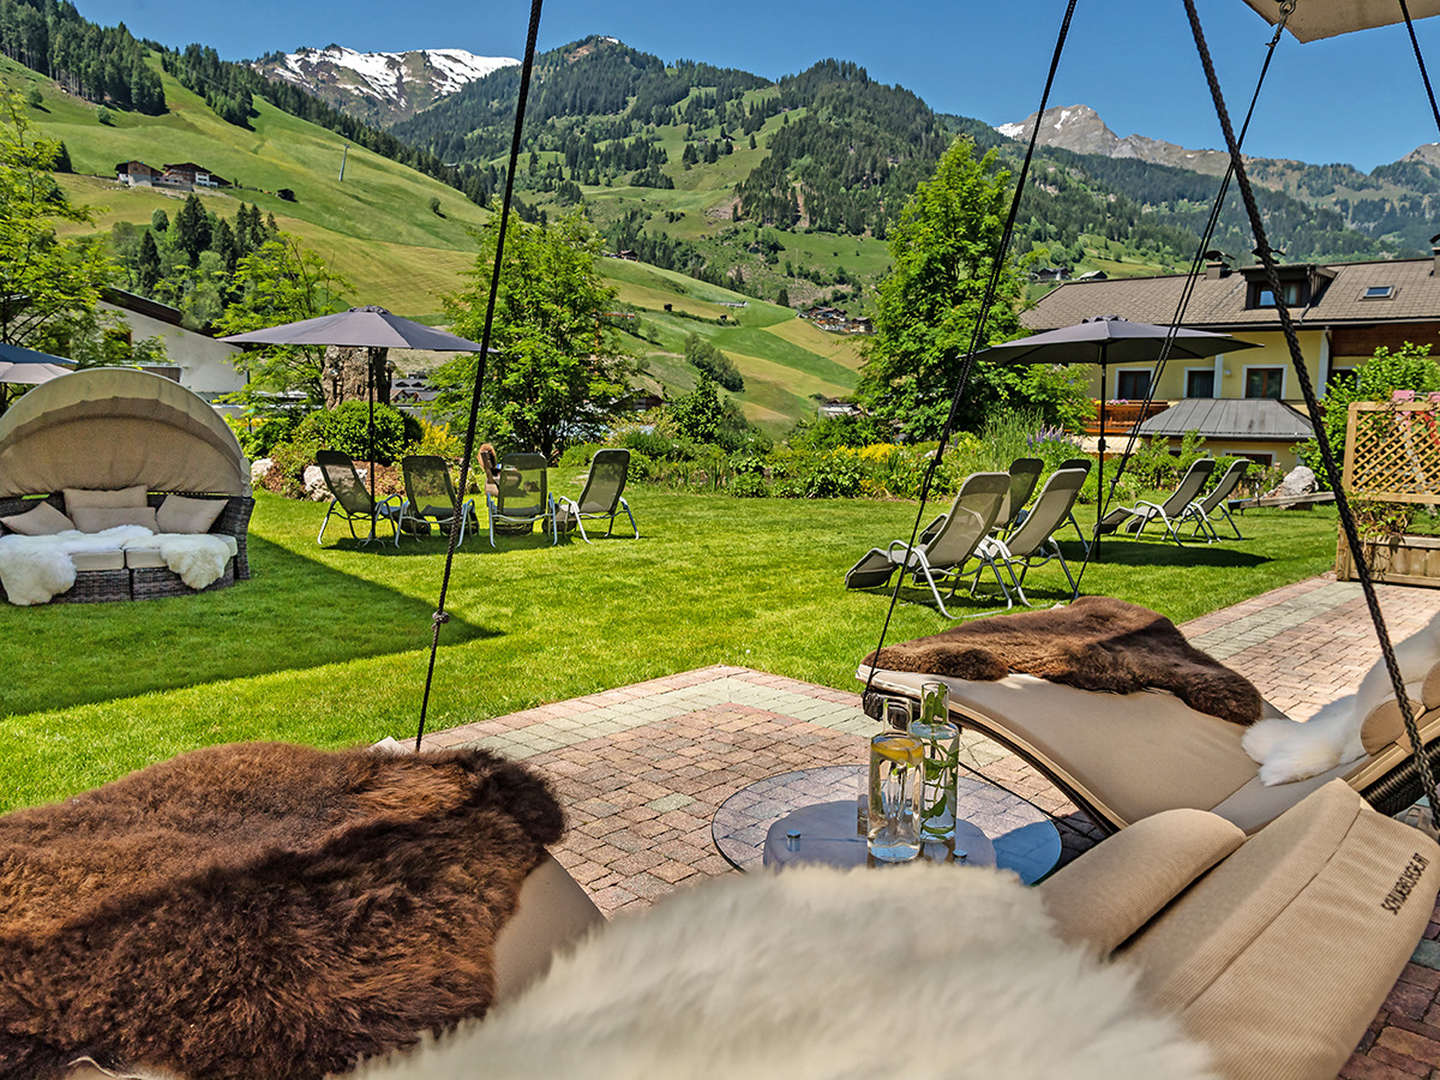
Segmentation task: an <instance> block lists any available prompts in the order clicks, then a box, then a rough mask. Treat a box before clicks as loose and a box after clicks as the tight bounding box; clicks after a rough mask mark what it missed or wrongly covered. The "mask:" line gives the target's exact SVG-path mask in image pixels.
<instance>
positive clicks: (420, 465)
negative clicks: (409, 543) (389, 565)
mask: <svg viewBox="0 0 1440 1080" xmlns="http://www.w3.org/2000/svg"><path fill="white" fill-rule="evenodd" d="M400 473H401V475H402V476H403V477H404V478H405V502H404V503H403V504H402V505H401V507H400V522H399V525H400V527H399V528H398V529H396V530H395V546H396V547H399V546H400V533H401V532H402V531H403V530H404V528H405V525H406V523H407V522H413V523H414V524H416V525H425V526H430V525H434V526H435V527H436V528H437V529H439V530H440V531H441V532H442V533H443V532H448V531H449V529H450V526H451V524H452V523H453V522H454V520H455V514H456V507H457V506H458V507H459V513H460V515H461V517H460V537H459V543H461V544H463V543H465V528H466V526H469V527H470V528H472V529H474V530H475V531H476V532H478V531H479V530H480V519H479V518H478V517H477V516H476V514H475V500H474V499H465V500H464V501H463V502H462V501H460V500H459V499H457V498H456V496H455V484H454V483H453V482H452V481H451V479H450V466H449V465H447V464H446V463H445V459H444V458H441V457H436V456H435V455H433V454H411V455H410V456H408V457H406V458H404V459H402V460H401V462H400ZM415 535H416V538H417V539H418V538H419V536H420V530H419V529H416V530H415Z"/></svg>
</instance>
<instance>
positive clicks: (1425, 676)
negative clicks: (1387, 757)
mask: <svg viewBox="0 0 1440 1080" xmlns="http://www.w3.org/2000/svg"><path fill="white" fill-rule="evenodd" d="M1395 659H1396V661H1397V662H1398V663H1399V665H1400V675H1401V677H1402V678H1403V679H1404V680H1405V686H1406V689H1407V691H1408V695H1409V697H1410V699H1411V701H1412V702H1414V703H1415V706H1416V707H1415V710H1414V711H1415V713H1416V714H1417V715H1418V714H1419V712H1420V711H1421V709H1422V708H1424V709H1433V708H1436V707H1437V706H1440V614H1437V615H1436V616H1435V617H1434V618H1432V619H1431V620H1430V622H1429V623H1427V624H1426V625H1425V627H1424V628H1423V629H1421V630H1419V631H1417V632H1416V633H1414V634H1411V635H1410V636H1409V637H1408V638H1406V639H1405V640H1404V641H1401V642H1399V643H1397V644H1396V646H1395ZM1355 719H1356V721H1357V722H1358V723H1359V724H1360V725H1361V726H1360V741H1361V743H1362V744H1363V745H1364V747H1365V752H1366V753H1368V754H1374V753H1377V752H1379V751H1380V750H1383V749H1384V748H1385V747H1387V746H1389V745H1390V744H1391V743H1392V742H1395V741H1396V740H1398V739H1401V738H1403V737H1404V735H1405V721H1404V719H1403V718H1402V717H1401V715H1400V704H1399V702H1397V701H1396V700H1395V690H1394V687H1392V686H1391V684H1390V673H1389V672H1388V671H1387V670H1386V669H1385V658H1384V657H1380V658H1379V659H1377V660H1376V661H1375V665H1374V667H1372V668H1371V669H1370V670H1369V671H1368V672H1366V674H1365V678H1364V679H1362V680H1361V682H1360V689H1359V690H1357V691H1356V693H1355Z"/></svg>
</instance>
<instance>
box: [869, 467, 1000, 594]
mask: <svg viewBox="0 0 1440 1080" xmlns="http://www.w3.org/2000/svg"><path fill="white" fill-rule="evenodd" d="M1009 490H1010V477H1009V476H1008V475H1007V474H1005V473H972V474H971V475H970V476H968V477H967V478H966V479H965V482H964V483H963V484H961V485H960V490H959V492H958V493H956V495H955V501H954V502H953V503H952V504H951V506H950V512H949V513H948V514H946V515H945V516H944V517H943V518H940V519H939V520H937V521H936V523H935V525H934V526H932V528H933V529H934V532H933V533H932V534H931V535H930V536H929V537H928V538H922V539H921V540H920V541H919V542H918V543H917V544H916V545H915V546H914V547H913V548H912V547H911V546H910V545H909V544H907V543H906V542H905V541H904V540H894V541H892V542H891V543H890V546H889V547H887V548H871V549H870V550H869V551H867V552H866V553H865V554H864V555H863V556H861V558H860V561H859V562H857V563H856V564H855V565H854V566H852V567H851V568H850V570H849V571H848V572H847V573H846V574H845V587H846V588H847V589H869V588H877V587H879V586H882V585H884V584H886V583H887V582H888V581H889V580H890V575H891V574H893V573H894V572H895V571H896V570H904V571H909V572H911V573H912V574H913V575H914V577H915V582H916V584H920V583H921V582H924V583H925V584H927V585H929V586H930V593H931V595H932V596H934V597H935V606H936V607H938V608H939V609H940V614H942V615H944V616H945V617H946V618H947V619H953V618H956V617H957V616H955V615H951V614H950V612H949V610H947V609H946V607H945V601H944V600H942V599H941V597H940V582H941V581H943V580H944V579H945V578H946V577H949V578H950V596H951V598H952V599H953V598H954V596H955V590H956V588H958V587H959V584H960V581H961V579H962V578H964V577H965V576H966V573H967V571H966V570H965V566H966V564H967V563H969V562H970V560H971V559H972V558H973V559H978V560H979V562H980V569H984V567H986V566H988V567H989V568H990V570H991V571H992V572H993V573H994V575H995V583H996V584H997V585H999V586H1000V592H1001V593H1002V595H1004V596H1005V598H1006V599H1007V600H1008V599H1009V596H1010V594H1009V592H1008V591H1007V590H1006V588H1005V582H1004V581H1003V580H1002V579H1001V577H1000V571H999V569H998V568H997V567H996V566H995V564H994V562H993V561H991V560H990V559H989V558H988V556H986V555H985V554H984V553H983V552H982V551H981V545H982V541H984V539H985V538H986V537H987V536H988V535H989V534H990V530H991V529H992V528H993V527H994V525H995V518H996V517H997V515H998V514H999V513H1000V504H1001V503H1002V502H1003V501H1004V499H1005V495H1006V493H1007V492H1009ZM976 577H977V580H978V577H979V570H978V569H977V571H976ZM971 592H972V593H973V592H974V585H973V584H972V586H971Z"/></svg>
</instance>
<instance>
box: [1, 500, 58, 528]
mask: <svg viewBox="0 0 1440 1080" xmlns="http://www.w3.org/2000/svg"><path fill="white" fill-rule="evenodd" d="M0 525H4V526H5V528H7V529H9V530H10V531H11V532H16V533H19V534H20V535H21V536H54V535H55V534H56V533H58V532H65V531H66V530H67V529H73V528H75V523H74V522H73V521H71V520H70V519H69V518H68V517H66V516H65V515H64V514H62V513H61V512H60V511H59V510H56V509H55V507H53V506H51V505H50V504H49V503H48V502H40V503H37V504H36V505H35V507H34V508H33V509H31V510H26V511H25V512H24V513H23V514H11V515H10V516H9V517H0Z"/></svg>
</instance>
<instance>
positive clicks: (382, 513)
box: [315, 450, 401, 544]
mask: <svg viewBox="0 0 1440 1080" xmlns="http://www.w3.org/2000/svg"><path fill="white" fill-rule="evenodd" d="M315 464H316V465H318V466H320V474H321V475H322V476H323V477H324V478H325V486H326V487H327V488H329V489H330V506H329V508H328V509H327V510H326V511H325V520H324V521H322V522H321V523H320V534H319V535H318V536H316V537H315V543H317V544H322V543H324V540H325V527H326V526H327V525H329V524H330V517H331V515H332V514H333V515H334V516H335V517H338V518H340V520H342V521H344V522H345V524H347V525H348V526H350V535H351V536H352V537H354V538H355V539H357V540H358V539H360V537H359V535H358V534H357V533H356V532H355V522H357V521H365V522H368V523H369V524H370V532H369V536H370V537H373V536H374V535H375V523H376V521H379V520H384V521H388V522H389V523H390V528H391V529H393V530H395V542H396V543H397V544H398V543H399V542H400V525H399V521H400V503H401V499H400V496H399V495H386V496H385V497H384V498H383V499H376V500H375V501H374V502H372V501H371V500H370V492H369V491H368V490H367V489H366V487H365V484H364V482H363V481H362V480H361V479H360V474H359V473H358V472H357V471H356V470H355V462H354V460H353V459H352V458H351V457H350V455H349V454H345V453H342V452H341V451H339V450H319V451H317V452H316V454H315Z"/></svg>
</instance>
